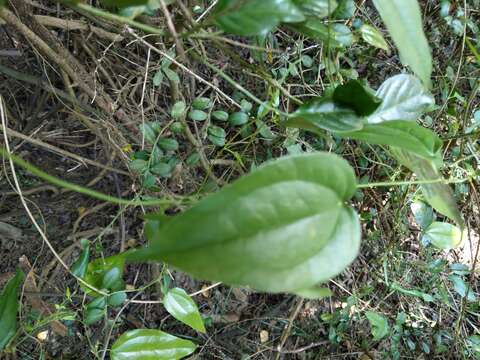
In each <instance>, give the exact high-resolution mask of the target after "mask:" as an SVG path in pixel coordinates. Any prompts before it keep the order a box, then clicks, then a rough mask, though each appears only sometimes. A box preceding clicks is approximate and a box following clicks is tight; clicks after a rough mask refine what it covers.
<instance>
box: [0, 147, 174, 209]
mask: <svg viewBox="0 0 480 360" xmlns="http://www.w3.org/2000/svg"><path fill="white" fill-rule="evenodd" d="M0 155H2V156H4V157H6V158H7V159H10V160H12V161H13V162H14V163H16V164H17V165H18V166H20V167H22V168H24V169H25V170H27V171H28V172H30V173H31V174H32V175H35V176H38V177H39V178H41V179H43V180H45V181H47V182H49V183H51V184H53V185H56V186H59V187H62V188H65V189H69V190H72V191H75V192H78V193H80V194H84V195H87V196H90V197H93V198H96V199H99V200H104V201H107V202H110V203H113V204H117V205H129V206H155V205H178V202H177V201H175V200H169V199H154V200H138V199H132V200H128V199H121V198H117V197H115V196H111V195H107V194H104V193H101V192H98V191H95V190H92V189H89V188H86V187H83V186H81V185H77V184H73V183H71V182H68V181H65V180H62V179H59V178H57V177H55V176H53V175H50V174H47V173H46V172H44V171H42V170H40V169H39V168H37V167H36V166H34V165H32V164H30V163H28V162H26V161H25V160H23V159H22V158H20V157H18V156H15V155H13V154H11V153H9V152H8V151H6V150H5V149H2V148H0Z"/></svg>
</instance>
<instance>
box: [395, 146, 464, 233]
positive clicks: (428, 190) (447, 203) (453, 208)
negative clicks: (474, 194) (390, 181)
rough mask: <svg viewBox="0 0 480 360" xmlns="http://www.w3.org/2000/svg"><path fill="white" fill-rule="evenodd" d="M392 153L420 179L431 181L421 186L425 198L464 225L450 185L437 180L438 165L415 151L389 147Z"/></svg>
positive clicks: (439, 210) (440, 211)
mask: <svg viewBox="0 0 480 360" xmlns="http://www.w3.org/2000/svg"><path fill="white" fill-rule="evenodd" d="M391 153H392V155H393V156H394V157H395V158H396V159H397V160H398V161H399V162H400V163H401V164H402V165H404V166H406V167H407V168H409V169H410V170H411V171H413V172H414V173H415V174H416V175H417V177H418V178H419V179H420V180H428V181H432V183H431V184H424V185H422V186H421V188H422V192H423V195H424V197H425V200H426V201H427V202H428V203H429V204H430V205H431V206H432V207H433V208H434V209H435V210H437V211H438V212H439V213H441V214H443V215H445V216H447V217H449V218H450V219H452V220H453V221H455V222H456V223H457V224H458V225H459V226H460V227H461V228H463V227H464V221H463V218H462V214H461V213H460V211H459V210H458V207H457V204H456V201H455V197H454V195H453V191H452V189H451V188H450V186H448V185H446V184H444V183H441V182H438V181H439V180H441V179H442V178H443V177H442V175H441V174H440V172H439V170H438V166H437V165H436V164H435V163H434V162H432V161H430V160H427V159H425V158H422V157H420V156H418V155H416V154H415V153H412V152H410V151H407V150H403V149H400V148H395V147H392V148H391Z"/></svg>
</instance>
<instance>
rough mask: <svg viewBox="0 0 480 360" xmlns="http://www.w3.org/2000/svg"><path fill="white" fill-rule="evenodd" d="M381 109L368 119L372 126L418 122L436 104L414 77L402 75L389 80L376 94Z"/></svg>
mask: <svg viewBox="0 0 480 360" xmlns="http://www.w3.org/2000/svg"><path fill="white" fill-rule="evenodd" d="M375 95H376V96H377V97H378V98H380V99H382V104H381V105H380V107H379V108H378V109H377V110H376V111H375V112H374V113H373V114H371V115H370V116H369V117H368V122H369V123H370V124H377V123H381V122H385V121H392V120H411V121H416V120H417V119H418V118H419V117H420V115H422V114H423V113H424V112H425V111H426V110H427V109H428V108H429V107H431V106H432V105H434V104H435V100H434V98H433V96H432V95H431V94H430V93H429V92H428V91H427V90H426V89H425V88H424V86H423V85H422V83H421V82H420V81H419V80H418V79H417V78H416V77H415V76H412V75H407V74H400V75H395V76H392V77H391V78H389V79H387V80H386V81H385V82H384V83H383V84H382V85H381V86H380V88H379V89H378V90H377V92H376V94H375Z"/></svg>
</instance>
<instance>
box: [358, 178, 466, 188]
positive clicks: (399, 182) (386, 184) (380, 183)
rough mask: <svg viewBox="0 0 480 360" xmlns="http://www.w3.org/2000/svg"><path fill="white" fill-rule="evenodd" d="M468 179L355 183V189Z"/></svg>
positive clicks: (442, 182)
mask: <svg viewBox="0 0 480 360" xmlns="http://www.w3.org/2000/svg"><path fill="white" fill-rule="evenodd" d="M467 181H470V178H465V179H450V180H447V179H435V180H417V181H386V182H376V183H366V184H357V189H371V188H375V187H390V186H402V185H429V184H461V183H464V182H467Z"/></svg>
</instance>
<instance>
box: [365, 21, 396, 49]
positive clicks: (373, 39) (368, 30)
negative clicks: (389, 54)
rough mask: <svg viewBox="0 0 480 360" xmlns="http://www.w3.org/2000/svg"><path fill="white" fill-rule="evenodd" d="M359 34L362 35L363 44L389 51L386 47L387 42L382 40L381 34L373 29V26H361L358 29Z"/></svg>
mask: <svg viewBox="0 0 480 360" xmlns="http://www.w3.org/2000/svg"><path fill="white" fill-rule="evenodd" d="M360 33H361V34H362V39H363V40H365V42H367V43H369V44H370V45H372V46H375V47H376V48H379V49H382V50H385V51H390V48H389V47H388V44H387V42H386V41H385V39H384V38H383V35H382V33H381V32H380V31H378V30H377V29H375V28H374V27H373V26H371V25H367V24H364V25H362V26H361V27H360Z"/></svg>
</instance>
